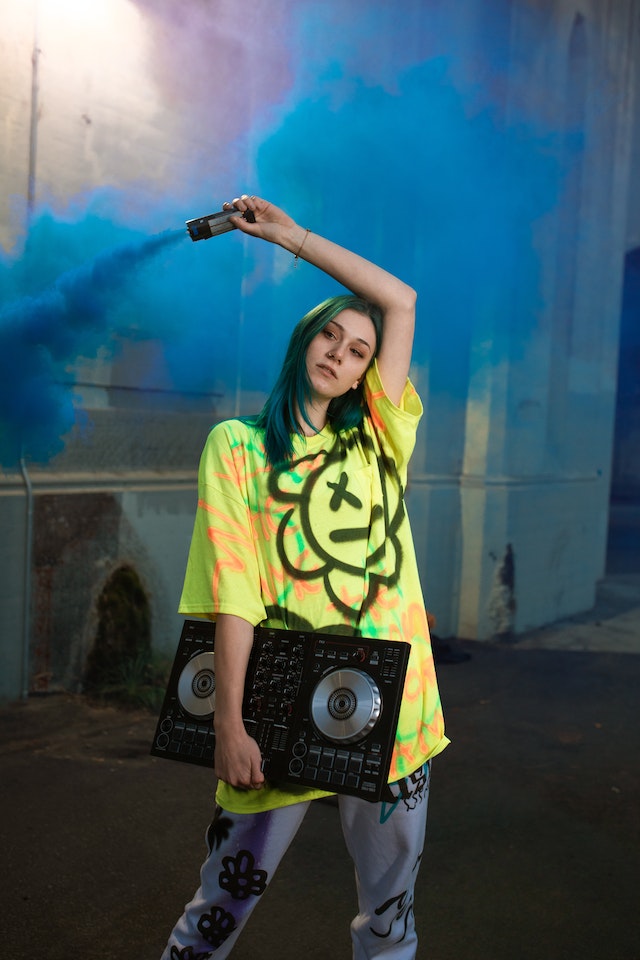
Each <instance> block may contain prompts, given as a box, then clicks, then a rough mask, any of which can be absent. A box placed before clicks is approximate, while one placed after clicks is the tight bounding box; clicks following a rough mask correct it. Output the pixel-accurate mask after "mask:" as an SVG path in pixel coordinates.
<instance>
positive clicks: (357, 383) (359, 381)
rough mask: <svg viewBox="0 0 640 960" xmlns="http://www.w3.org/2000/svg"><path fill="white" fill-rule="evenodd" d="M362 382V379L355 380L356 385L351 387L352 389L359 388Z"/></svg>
mask: <svg viewBox="0 0 640 960" xmlns="http://www.w3.org/2000/svg"><path fill="white" fill-rule="evenodd" d="M361 383H362V380H356V382H355V383H354V385H353V386H352V387H351V389H352V390H357V389H358V387H359V386H360V384H361Z"/></svg>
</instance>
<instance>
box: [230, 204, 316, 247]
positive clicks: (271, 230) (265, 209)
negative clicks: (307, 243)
mask: <svg viewBox="0 0 640 960" xmlns="http://www.w3.org/2000/svg"><path fill="white" fill-rule="evenodd" d="M233 207H235V208H236V210H238V211H239V213H238V216H237V217H233V218H232V223H233V225H234V226H235V227H237V228H238V230H241V231H242V232H243V233H248V234H249V235H250V236H252V237H260V239H262V240H268V241H269V242H270V243H277V244H280V245H281V246H288V245H289V244H288V242H287V241H288V238H290V237H294V238H295V236H297V232H298V231H299V230H300V228H299V227H298V226H297V225H296V222H295V220H293V219H292V218H291V217H290V216H289V214H288V213H285V212H284V210H281V209H280V207H276V205H275V204H274V203H269V201H268V200H263V199H262V197H255V196H251V197H250V196H248V195H247V194H246V193H243V194H242V196H241V197H235V199H234V200H227V201H226V202H225V203H223V205H222V208H223V210H227V211H229V210H231V209H233ZM247 210H250V211H251V212H252V214H253V216H254V217H255V222H253V223H251V222H250V221H249V220H245V218H244V217H243V216H242V214H243V213H246V211H247ZM294 242H295V241H294Z"/></svg>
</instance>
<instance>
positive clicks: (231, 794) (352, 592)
mask: <svg viewBox="0 0 640 960" xmlns="http://www.w3.org/2000/svg"><path fill="white" fill-rule="evenodd" d="M365 396H366V400H367V405H368V408H369V415H368V416H367V417H366V418H365V420H364V421H363V424H362V425H361V426H360V427H358V428H354V429H351V430H347V431H343V432H342V433H339V434H336V433H334V431H333V430H332V429H331V427H330V426H327V427H325V429H324V430H323V431H322V432H321V433H319V434H316V435H315V436H313V437H296V438H295V447H294V457H293V460H292V461H291V463H290V464H289V465H288V467H287V469H286V470H275V469H272V468H270V467H269V465H268V464H267V461H266V456H265V451H264V445H263V441H262V431H261V430H258V429H256V428H255V427H254V426H252V425H251V424H248V423H245V422H243V421H241V420H226V421H224V422H222V423H219V424H217V425H216V426H215V427H214V428H213V430H212V431H211V433H210V434H209V437H208V440H207V443H206V445H205V448H204V451H203V454H202V458H201V461H200V471H199V478H198V491H199V499H198V511H197V514H196V520H195V526H194V531H193V538H192V542H191V549H190V552H189V559H188V563H187V571H186V576H185V583H184V588H183V592H182V597H181V600H180V612H181V613H184V614H187V615H189V616H197V617H202V618H205V619H213V620H215V618H216V616H217V615H218V614H220V613H226V614H233V615H235V616H237V617H242V618H243V619H244V620H247V621H249V622H250V623H251V624H253V625H254V626H255V625H256V624H259V623H260V624H263V625H265V626H270V627H284V628H285V629H290V630H321V631H323V632H327V633H341V634H349V635H353V634H359V635H361V636H363V637H368V638H370V639H375V638H382V639H388V640H402V641H405V642H407V643H410V644H411V654H410V657H409V667H408V670H407V677H406V681H405V686H404V693H403V699H402V707H401V710H400V718H399V721H398V729H397V733H396V742H395V747H394V751H393V756H392V760H391V768H390V771H389V781H390V782H392V781H394V780H398V779H400V778H401V777H404V776H407V775H408V774H410V773H412V772H413V771H414V770H417V769H418V767H420V766H421V765H422V763H424V761H425V760H427V759H429V758H431V757H433V756H435V755H436V754H438V753H440V752H441V751H442V750H443V749H444V748H445V747H446V745H447V743H448V742H449V741H448V740H447V738H446V737H445V735H444V719H443V715H442V708H441V704H440V696H439V693H438V685H437V681H436V674H435V668H434V663H433V656H432V653H431V642H430V639H429V629H428V626H427V617H426V611H425V606H424V601H423V598H422V590H421V586H420V580H419V576H418V567H417V563H416V559H415V552H414V547H413V539H412V536H411V530H410V526H409V520H408V517H407V513H406V510H405V505H404V498H403V494H404V488H405V486H406V480H407V465H408V461H409V458H410V456H411V454H412V452H413V447H414V444H415V435H416V429H417V425H418V421H419V419H420V416H421V415H422V404H421V402H420V398H419V397H418V395H417V393H416V391H415V389H414V387H413V385H412V384H411V382H410V381H407V384H406V386H405V390H404V393H403V396H402V399H401V402H400V405H399V406H395V404H393V403H392V402H391V400H390V399H389V398H388V397H387V395H386V394H385V392H384V388H383V386H382V383H381V380H380V375H379V372H378V368H377V365H376V364H375V363H374V364H373V365H372V366H371V367H370V368H369V370H368V372H367V375H366V380H365ZM321 796H327V793H326V792H325V791H321V790H314V789H312V788H307V787H296V786H293V785H291V786H290V785H288V784H282V785H275V784H268V785H267V786H266V787H265V788H263V789H262V790H237V789H235V788H233V787H230V786H229V785H228V784H225V783H223V782H220V783H219V785H218V792H217V795H216V799H217V800H218V802H219V803H220V805H221V806H222V807H224V809H226V810H229V811H231V812H236V813H248V812H254V811H256V810H267V809H271V808H273V807H278V806H284V805H286V804H290V803H296V802H298V801H299V800H306V799H314V798H317V797H321Z"/></svg>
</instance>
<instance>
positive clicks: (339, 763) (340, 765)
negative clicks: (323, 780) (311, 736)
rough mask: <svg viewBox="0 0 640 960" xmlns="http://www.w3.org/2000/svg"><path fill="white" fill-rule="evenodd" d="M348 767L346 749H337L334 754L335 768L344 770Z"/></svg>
mask: <svg viewBox="0 0 640 960" xmlns="http://www.w3.org/2000/svg"><path fill="white" fill-rule="evenodd" d="M348 769H349V754H348V753H347V751H346V750H338V752H337V754H336V770H342V771H345V772H346V770H348Z"/></svg>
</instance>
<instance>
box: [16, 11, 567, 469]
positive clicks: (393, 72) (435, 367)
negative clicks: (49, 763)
mask: <svg viewBox="0 0 640 960" xmlns="http://www.w3.org/2000/svg"><path fill="white" fill-rule="evenodd" d="M139 6H140V7H141V8H142V9H144V10H145V14H146V15H147V16H148V17H149V23H150V25H151V24H155V27H156V29H154V30H151V27H150V34H151V35H152V36H153V37H154V43H155V44H156V48H157V52H158V54H160V53H161V50H160V47H161V46H162V43H163V42H164V43H166V45H167V56H166V57H164V56H160V55H158V56H156V57H155V58H154V63H155V68H154V69H155V70H156V72H157V70H158V69H159V66H158V65H159V64H162V65H163V70H164V71H165V73H164V74H163V78H162V79H163V83H164V85H165V86H166V88H167V90H172V91H174V95H175V96H177V95H181V96H184V110H181V118H182V123H183V136H184V139H185V144H187V145H188V144H189V143H192V142H193V143H198V142H200V140H201V129H202V124H203V122H204V113H205V111H206V105H205V103H204V100H203V98H202V95H200V96H198V97H197V98H196V101H197V108H194V112H193V114H192V115H190V114H189V108H188V99H189V96H188V95H189V89H188V87H189V83H188V78H187V75H185V74H184V64H183V62H182V58H175V57H172V55H171V53H170V48H171V49H173V48H174V47H175V46H176V44H175V40H176V35H175V32H176V31H178V30H179V31H180V42H179V43H178V44H177V49H179V50H184V49H185V48H189V37H190V35H191V34H192V35H193V38H194V42H196V40H197V37H200V38H201V37H203V36H206V38H207V45H210V43H211V42H212V40H213V39H215V31H216V25H215V19H214V18H213V17H212V15H211V14H210V13H207V12H206V9H205V8H204V7H200V6H198V5H196V7H195V8H194V9H196V8H197V11H198V13H197V17H195V18H194V19H192V20H191V21H190V19H189V17H187V16H186V14H185V16H183V17H181V18H180V20H179V22H175V23H173V24H172V25H171V30H170V31H165V30H160V29H159V28H157V26H158V22H157V21H154V20H153V17H154V16H156V15H157V16H160V14H159V13H158V12H157V11H158V10H164V11H165V15H168V14H167V11H169V10H170V9H173V7H172V6H171V5H167V4H161V5H160V7H158V8H155V7H154V6H153V5H151V4H148V3H142V2H140V3H139ZM454 7H455V9H454ZM473 8H475V9H476V22H475V30H476V33H478V31H480V30H482V29H484V31H485V32H484V36H482V37H481V40H480V41H479V43H478V42H476V43H475V48H476V49H477V48H479V49H480V50H481V51H482V52H481V54H480V53H478V54H477V55H476V57H475V59H470V58H469V45H468V43H467V42H466V40H465V38H464V36H463V30H464V23H465V16H466V14H470V12H471V10H472V9H473ZM225 9H226V14H225V16H226V17H227V26H226V27H225V29H226V30H231V27H230V26H229V18H233V17H235V16H236V14H235V13H234V12H233V10H234V9H235V8H232V7H231V6H229V7H228V9H227V8H226V7H225ZM154 10H156V13H154ZM465 11H466V14H465ZM399 13H400V14H401V15H399ZM278 16H279V17H281V18H282V19H283V22H287V23H288V24H290V27H291V31H290V33H288V34H286V33H285V32H282V33H281V34H278V35H276V33H272V34H271V35H270V36H269V44H270V53H269V56H270V58H271V60H274V53H273V47H274V46H277V45H278V44H280V45H281V47H282V51H281V57H280V60H281V61H282V63H286V71H283V72H282V73H281V74H279V75H278V77H277V83H276V84H275V85H274V89H273V92H272V96H273V102H270V101H268V100H265V101H264V102H261V103H259V105H258V107H257V108H255V110H254V112H253V114H252V113H251V112H248V113H247V116H250V117H251V129H250V130H249V129H247V130H245V131H244V132H240V133H237V129H239V127H238V124H237V116H238V111H239V110H241V102H240V101H241V99H242V98H241V96H240V93H239V91H241V90H242V89H244V87H243V84H244V85H245V86H247V89H248V81H247V80H246V77H245V76H244V75H243V74H242V71H241V70H239V71H238V78H237V81H238V87H237V89H235V93H234V104H235V107H234V118H235V120H234V123H235V124H236V128H234V129H235V132H234V139H233V140H230V141H229V142H228V143H227V144H226V145H224V147H223V148H221V149H222V153H223V155H222V158H221V160H220V162H219V163H217V164H216V166H215V168H214V170H213V172H207V174H206V176H205V174H204V173H203V166H206V164H204V163H203V158H202V157H194V158H193V163H192V167H191V168H189V164H188V162H187V160H186V159H184V165H183V172H184V179H183V181H182V182H181V183H180V185H179V186H178V187H177V188H176V191H175V196H173V197H172V196H171V195H170V194H168V193H166V191H165V193H164V195H163V198H162V199H158V191H157V190H154V191H152V192H153V195H154V199H155V202H156V208H155V209H154V211H153V221H154V223H155V224H157V223H158V222H159V221H162V222H164V223H165V224H168V225H171V224H174V225H176V226H177V225H178V224H179V223H180V222H181V221H184V220H185V219H187V218H190V217H193V216H201V215H204V214H206V213H209V212H211V211H212V210H214V209H217V208H219V206H220V204H221V202H222V201H223V200H225V199H230V198H231V197H232V196H233V195H234V193H239V192H242V191H244V190H249V192H255V193H260V194H262V195H263V196H267V197H269V198H270V199H273V200H274V201H275V202H276V203H278V204H280V205H282V206H283V207H284V208H285V209H287V210H288V211H289V212H290V213H291V214H292V215H293V216H295V217H296V218H297V219H298V220H299V222H301V223H302V224H303V225H304V226H309V227H311V228H312V229H314V230H315V231H317V232H319V233H322V234H325V235H327V236H330V237H331V238H332V239H335V240H336V241H337V242H339V243H343V244H345V245H346V246H349V247H352V248H353V249H355V250H357V251H358V252H361V253H362V254H363V255H365V256H368V257H370V258H372V259H374V260H376V261H377V262H379V263H380V264H381V265H383V266H385V267H386V268H387V269H390V270H391V271H393V272H396V273H397V274H398V275H399V276H401V277H403V278H404V279H406V280H407V281H408V282H409V283H411V284H413V285H414V286H415V287H416V288H417V290H418V293H419V311H420V313H419V319H420V325H419V331H418V335H417V339H416V348H415V359H416V361H417V362H418V363H421V364H424V365H427V366H428V367H429V371H430V373H429V385H428V386H429V390H430V391H432V392H438V391H441V392H443V393H449V394H452V395H454V396H455V397H457V398H460V400H461V402H462V401H463V398H464V395H465V391H466V389H467V384H468V365H469V362H470V361H469V354H470V345H471V341H472V337H473V335H474V331H475V330H477V329H478V326H480V328H481V327H482V324H483V323H485V322H486V323H487V324H488V326H490V324H489V323H488V321H489V319H490V318H491V316H492V314H493V313H494V312H495V311H496V310H505V309H508V303H509V295H512V294H513V287H514V283H516V282H517V284H518V290H517V302H518V304H519V309H518V312H517V313H516V314H515V315H514V317H513V320H512V323H511V324H510V326H509V337H510V338H512V339H514V340H515V341H517V342H520V343H521V344H522V348H523V349H524V347H525V345H526V342H527V338H528V337H529V336H530V334H531V332H532V331H533V330H534V329H535V325H536V318H537V314H538V309H539V296H540V295H539V291H538V264H537V257H536V253H535V243H534V231H535V228H536V225H537V224H538V223H539V222H540V220H541V218H542V217H543V216H544V214H545V213H546V212H547V211H548V210H549V209H550V208H551V207H552V206H553V205H554V204H555V203H556V201H557V197H558V193H559V191H560V190H561V187H562V175H563V171H562V170H561V169H560V166H559V162H558V159H557V158H558V156H559V150H558V143H557V139H558V137H557V135H556V133H555V132H554V131H553V130H552V129H550V128H549V127H548V126H547V125H545V123H544V121H543V119H542V117H541V116H538V117H533V116H531V115H530V114H528V113H527V112H526V111H525V110H524V109H518V105H517V103H516V104H512V105H511V109H510V114H509V121H508V122H507V120H506V119H505V111H504V109H503V105H502V97H503V94H504V88H505V76H506V69H507V67H506V64H507V60H508V57H507V52H508V39H507V34H508V24H509V15H508V6H507V5H505V4H504V3H503V2H502V0H492V2H491V3H490V4H487V5H486V15H485V17H484V19H483V21H482V22H483V23H484V28H483V26H482V24H479V23H478V21H477V4H475V5H474V4H469V3H467V0H465V2H464V3H461V4H457V5H453V4H451V3H446V4H445V3H444V2H440V0H437V2H436V0H434V2H431V3H429V4H424V3H423V2H418V0H415V2H409V0H407V2H406V3H404V4H402V5H401V9H399V10H398V9H396V8H395V7H394V8H391V7H390V6H389V5H388V4H386V3H382V2H378V0H376V2H372V3H368V4H366V5H363V4H358V3H344V2H341V3H339V4H338V3H334V2H328V3H326V4H322V5H318V4H315V3H307V2H303V3H297V4H291V5H287V3H285V2H280V3H279V4H278ZM203 18H205V20H206V21H207V24H206V25H207V29H206V30H204V23H203ZM207 18H209V19H207ZM478 35H479V36H480V34H479V33H478ZM285 36H287V37H288V38H287V39H286V40H285V39H284V38H285ZM234 37H235V43H236V47H237V44H239V43H241V37H242V32H241V31H239V32H238V33H234ZM163 38H164V40H163ZM254 41H255V38H254V40H252V41H251V43H250V44H249V48H250V52H251V57H252V58H254V59H255V57H257V56H259V55H260V45H259V44H258V43H256V42H254ZM196 49H199V47H198V48H196ZM234 49H235V48H234ZM196 59H198V58H196ZM275 60H276V61H277V60H278V57H277V56H276V57H275ZM198 62H199V61H198ZM236 62H239V60H238V59H237V50H236V53H235V54H234V59H233V61H230V62H229V64H227V67H226V68H225V69H228V70H230V71H232V67H233V64H234V63H236ZM247 65H248V64H245V66H247ZM178 70H180V71H183V72H182V74H181V82H180V84H179V85H178V86H176V84H174V83H173V72H172V71H174V72H175V71H178ZM287 84H288V86H287ZM175 91H177V93H175ZM200 93H202V92H200ZM217 95H218V96H222V95H223V93H222V92H221V91H219V92H218V94H217ZM247 96H249V94H247ZM218 113H219V109H218V108H216V110H214V114H213V115H214V117H215V116H217V115H218ZM187 149H188V147H187ZM190 169H191V174H190V173H189V170H190ZM234 169H237V170H244V171H250V170H255V181H254V182H246V181H244V182H239V183H234V182H233V181H232V180H231V174H230V171H232V170H234ZM246 175H247V174H246V173H245V176H246ZM186 183H189V191H190V196H191V198H192V200H191V201H190V203H191V206H190V208H189V209H185V210H182V209H177V204H178V201H179V203H180V204H182V203H183V202H185V199H184V198H185V193H187V192H188V191H187V189H186V187H185V184H186ZM118 193H119V195H118V196H117V197H116V200H117V202H109V199H111V200H113V196H112V197H111V198H109V197H108V196H107V199H106V200H104V198H103V199H101V198H100V197H99V196H94V197H91V198H90V199H89V201H87V203H86V204H85V206H84V208H83V207H82V204H80V205H79V206H77V213H76V214H75V216H69V217H68V219H67V222H64V223H63V222H61V221H60V220H59V219H58V220H56V218H55V217H53V216H52V215H50V214H47V213H41V214H40V215H39V216H37V217H36V218H35V219H34V222H33V224H32V229H31V232H30V235H29V238H28V243H27V246H26V248H25V251H24V253H23V255H22V256H21V257H20V258H19V259H18V260H16V261H14V262H9V261H7V262H6V263H5V264H4V268H2V265H1V264H0V292H2V294H3V299H4V300H5V302H6V301H13V302H12V303H11V302H10V303H9V306H8V307H6V308H5V310H4V311H3V313H2V316H1V318H0V351H1V353H2V357H1V362H2V363H3V366H4V367H5V368H6V369H4V370H2V371H0V376H1V377H2V382H1V384H0V391H1V394H0V419H1V420H2V421H3V423H4V433H3V443H2V449H3V451H4V452H3V456H6V454H7V453H9V455H15V452H16V450H17V449H18V447H20V446H21V445H22V446H23V447H25V448H26V449H27V450H28V452H29V454H30V456H32V457H33V458H34V459H41V460H42V459H46V457H47V456H49V455H51V453H53V452H55V451H56V450H59V449H60V447H61V444H62V441H61V439H60V438H61V437H63V435H64V434H65V432H66V431H68V429H69V427H70V425H71V424H72V423H73V420H74V412H73V408H72V403H71V399H70V395H69V393H68V389H67V388H66V387H64V386H61V385H60V383H59V381H61V380H62V379H64V376H63V373H64V375H66V376H67V378H68V377H69V376H70V375H71V369H70V368H71V366H72V364H73V361H74V360H75V359H76V358H78V357H80V356H85V357H91V356H95V353H96V351H97V350H98V349H99V348H100V347H102V346H104V345H105V344H107V343H111V344H112V345H114V344H115V342H116V340H117V338H133V339H136V338H137V339H144V338H147V339H151V338H154V339H157V340H159V341H161V343H162V345H163V350H162V355H161V360H160V362H159V367H161V369H158V370H154V369H147V370H144V371H140V380H139V383H140V385H141V386H144V385H145V384H151V385H153V384H154V383H155V382H156V381H157V378H158V377H163V378H164V382H165V383H167V382H168V384H169V385H170V386H172V387H173V388H175V389H178V390H180V389H190V390H194V389H195V390H198V389H203V390H207V389H211V385H212V383H213V382H216V383H218V382H221V383H222V384H223V389H224V391H225V392H226V393H227V394H230V393H232V392H233V391H234V389H235V386H236V384H237V382H240V384H241V386H242V387H244V388H245V389H247V390H257V391H265V390H267V389H268V388H269V386H270V385H271V383H272V382H273V380H274V378H275V375H276V373H277V369H278V367H279V363H280V361H281V358H282V355H283V353H284V348H285V345H286V340H287V338H288V335H289V332H290V330H291V327H292V326H293V323H294V322H295V321H296V320H297V319H298V318H299V316H301V315H302V314H303V313H304V312H305V311H306V310H307V309H309V307H311V306H313V304H314V303H316V302H318V301H319V300H321V299H323V298H324V297H325V296H328V295H330V294H332V293H334V292H336V285H335V284H333V283H332V282H331V281H330V280H328V279H327V278H326V277H324V276H323V275H322V274H320V273H319V272H318V271H315V270H314V269H313V268H312V267H310V266H308V265H306V264H303V265H301V266H300V268H299V269H298V270H294V269H293V268H292V264H291V258H289V259H288V260H286V259H283V258H282V257H281V256H280V255H279V254H278V253H276V254H275V255H274V252H273V250H272V248H269V247H268V246H267V245H265V244H261V243H259V242H253V243H252V242H251V241H245V240H243V238H242V237H240V236H239V235H237V234H236V235H233V234H232V235H229V234H228V235H225V236H223V237H220V238H216V239H212V240H208V241H205V242H200V243H196V244H192V243H191V242H190V241H188V242H186V243H184V244H177V243H173V242H172V241H171V240H167V243H166V244H164V246H163V245H162V244H160V246H156V245H155V241H153V240H151V241H150V245H147V244H146V243H145V241H144V239H143V238H141V237H140V235H139V233H140V229H141V218H142V219H144V217H145V215H144V214H141V212H140V211H141V209H142V206H141V204H140V203H138V204H136V205H135V210H136V216H135V217H132V216H131V214H130V212H129V211H130V209H131V204H130V203H129V202H128V199H129V197H130V196H131V191H129V190H128V189H127V187H126V185H122V188H121V190H120V191H119V192H118ZM207 197H211V198H215V199H211V200H206V199H203V198H207ZM96 209H97V210H99V212H100V216H96V214H95V210H96ZM109 211H111V219H110V218H109ZM148 220H149V217H148V216H147V223H146V224H145V226H148ZM147 232H148V231H147ZM177 233H178V235H179V234H180V231H177ZM168 236H169V237H171V234H170V235H168ZM134 237H135V242H134V246H133V248H131V247H130V248H129V254H128V255H127V256H124V257H121V256H120V255H117V254H116V253H115V252H114V251H113V249H112V248H113V246H114V245H115V244H120V243H121V242H122V241H123V240H126V239H133V238H134ZM136 243H137V244H138V246H136ZM110 250H111V252H109V251H110ZM132 250H137V251H138V254H139V255H137V254H135V253H133V252H132ZM104 251H106V252H104ZM142 251H147V252H146V253H145V254H144V255H143V254H142ZM274 256H275V258H276V267H277V269H276V271H275V274H274V266H273V265H274ZM90 258H97V259H90ZM142 264H144V270H141V269H140V267H141V266H142ZM110 271H111V273H110ZM274 276H275V277H277V280H274ZM125 279H126V284H125ZM239 317H242V323H240V322H239ZM54 318H55V319H54ZM114 338H116V340H114ZM507 349H511V350H512V349H513V348H512V345H511V346H509V345H508V344H507V343H506V342H505V343H499V342H496V343H494V344H493V345H492V355H491V361H490V362H494V363H495V362H499V361H500V358H501V356H504V355H505V354H506V352H507ZM511 355H512V354H511ZM17 369H23V370H25V371H26V375H25V376H24V377H18V376H16V375H15V374H14V371H15V370H17ZM245 412H249V411H245Z"/></svg>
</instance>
